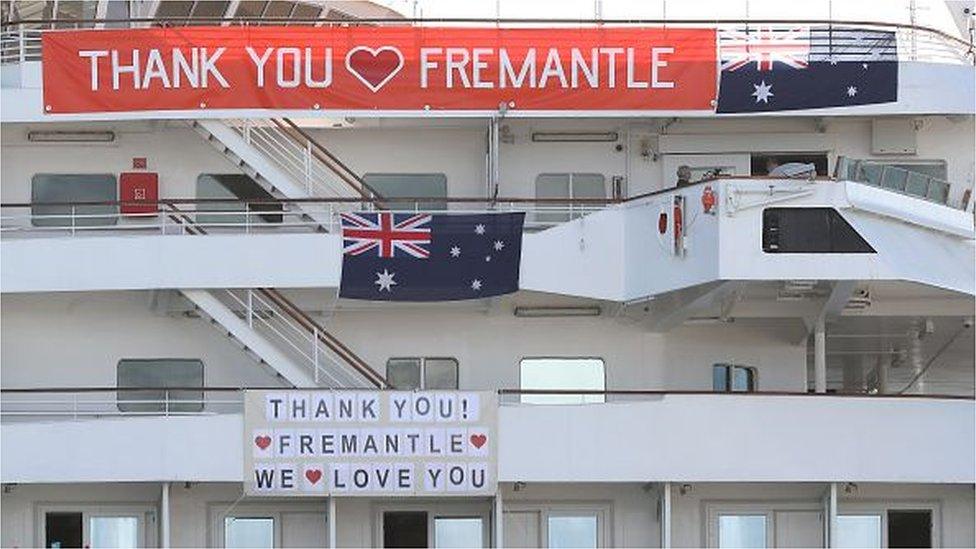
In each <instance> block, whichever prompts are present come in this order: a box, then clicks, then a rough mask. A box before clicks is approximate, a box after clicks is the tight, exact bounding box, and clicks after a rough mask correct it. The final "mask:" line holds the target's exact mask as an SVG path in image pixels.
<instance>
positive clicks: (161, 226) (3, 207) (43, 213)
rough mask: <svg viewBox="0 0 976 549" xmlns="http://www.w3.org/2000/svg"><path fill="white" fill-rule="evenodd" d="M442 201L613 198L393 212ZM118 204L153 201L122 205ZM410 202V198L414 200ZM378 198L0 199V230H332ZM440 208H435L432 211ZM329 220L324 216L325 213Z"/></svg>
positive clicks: (576, 213)
mask: <svg viewBox="0 0 976 549" xmlns="http://www.w3.org/2000/svg"><path fill="white" fill-rule="evenodd" d="M432 201H435V202H443V203H444V204H445V205H449V206H450V207H451V209H448V210H444V211H445V212H448V213H487V212H525V213H526V214H527V215H526V220H525V228H526V230H528V231H534V230H542V229H546V228H549V227H552V226H554V225H558V224H560V223H564V222H566V221H569V220H571V219H576V218H578V217H581V216H583V215H587V214H589V213H592V212H595V211H598V210H601V209H603V208H606V207H607V206H608V205H611V204H616V203H619V202H620V201H619V200H614V199H523V198H499V199H496V200H494V201H492V200H487V199H484V198H446V199H431V198H396V199H395V200H387V201H386V202H387V203H388V204H389V205H391V206H395V208H396V209H394V210H389V211H394V212H404V213H416V212H421V211H431V210H430V209H429V205H430V203H431V202H432ZM124 206H139V207H142V208H145V207H147V206H148V207H149V208H155V211H151V212H149V213H122V212H121V209H122V207H124ZM410 206H413V207H412V208H411V207H410ZM375 207H376V202H375V201H374V200H372V199H370V200H367V201H364V200H363V199H359V198H312V199H294V200H276V199H267V200H236V199H167V200H160V201H155V202H154V201H141V202H128V201H86V202H44V203H41V202H34V203H7V204H0V235H2V236H3V237H4V238H10V237H17V236H22V237H30V236H34V237H38V236H97V235H115V236H117V235H120V234H131V235H143V234H161V235H178V234H188V232H187V231H188V227H189V224H188V223H192V225H193V226H195V227H199V228H203V229H205V230H206V232H207V234H214V233H216V234H226V233H230V234H234V233H236V234H241V233H243V234H261V233H265V234H268V233H272V234H281V233H307V232H317V231H322V230H325V231H328V232H338V231H339V229H340V220H339V214H341V213H342V212H349V211H363V210H367V211H369V210H373V209H375ZM437 211H441V210H434V211H433V213H436V212H437ZM324 220H327V221H324Z"/></svg>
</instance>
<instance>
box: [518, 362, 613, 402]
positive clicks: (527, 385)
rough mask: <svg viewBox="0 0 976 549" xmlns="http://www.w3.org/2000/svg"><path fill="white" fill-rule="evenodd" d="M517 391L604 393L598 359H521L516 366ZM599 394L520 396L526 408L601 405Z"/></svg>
mask: <svg viewBox="0 0 976 549" xmlns="http://www.w3.org/2000/svg"><path fill="white" fill-rule="evenodd" d="M519 387H520V388H521V389H531V390H554V391H565V390H587V391H589V390H592V391H605V390H606V377H605V373H604V365H603V359H602V358H525V359H522V362H521V363H520V364H519ZM604 400H605V398H604V395H602V394H575V395H574V394H538V395H532V394H527V395H522V402H524V403H530V404H583V403H591V402H604Z"/></svg>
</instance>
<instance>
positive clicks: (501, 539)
mask: <svg viewBox="0 0 976 549" xmlns="http://www.w3.org/2000/svg"><path fill="white" fill-rule="evenodd" d="M497 490H498V491H497V492H495V507H494V509H492V513H493V516H492V521H493V522H494V527H495V545H494V546H495V547H499V548H501V547H505V509H504V507H503V503H502V489H501V486H499V487H498V488H497Z"/></svg>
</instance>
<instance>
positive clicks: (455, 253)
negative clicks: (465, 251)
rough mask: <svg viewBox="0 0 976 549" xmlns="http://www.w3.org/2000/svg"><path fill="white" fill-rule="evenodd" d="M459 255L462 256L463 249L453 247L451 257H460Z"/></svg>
mask: <svg viewBox="0 0 976 549" xmlns="http://www.w3.org/2000/svg"><path fill="white" fill-rule="evenodd" d="M459 255H461V247H460V246H454V247H452V248H451V257H458V256H459Z"/></svg>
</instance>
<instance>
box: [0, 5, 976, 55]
mask: <svg viewBox="0 0 976 549" xmlns="http://www.w3.org/2000/svg"><path fill="white" fill-rule="evenodd" d="M252 22H253V23H259V24H261V25H267V24H274V23H281V24H316V25H323V26H329V25H337V26H344V27H348V26H356V25H376V24H384V23H386V24H396V25H404V24H411V25H424V24H457V25H465V26H471V25H478V24H482V25H485V26H487V25H491V26H492V27H495V28H497V27H498V25H511V26H512V27H513V28H518V26H520V25H539V24H549V25H574V26H577V27H587V26H599V27H604V28H605V27H607V26H614V25H617V26H634V25H665V26H669V27H679V28H680V27H682V26H694V27H701V26H709V25H710V26H716V27H717V26H724V25H744V26H746V27H747V30H751V28H750V27H753V26H761V25H824V26H827V27H829V28H831V29H833V28H834V27H837V28H843V27H845V26H859V27H871V28H881V29H893V30H895V31H896V32H897V33H898V34H899V35H900V36H899V37H900V38H902V37H904V39H906V40H907V44H908V46H909V51H908V59H910V60H913V61H915V60H919V56H920V55H923V56H927V57H928V58H931V60H933V61H935V62H945V61H947V60H954V61H966V62H969V63H976V55H974V52H976V46H974V44H973V43H972V42H971V41H966V40H964V39H962V38H959V37H957V36H953V35H952V34H950V33H948V32H946V31H942V30H939V29H936V28H933V27H928V26H924V25H917V24H912V23H894V22H877V21H858V20H829V19H806V20H804V19H670V20H669V19H603V20H599V19H565V18H559V19H539V18H535V19H512V18H499V19H488V18H434V19H386V18H365V19H356V20H354V21H350V20H347V19H341V20H340V19H328V18H323V19H315V18H296V19H290V18H278V17H248V16H244V17H230V18H228V17H161V18H126V19H115V18H113V19H37V20H16V21H6V22H2V24H0V29H2V30H0V36H3V37H5V41H6V42H7V46H8V47H7V48H6V49H3V51H0V61H2V62H5V63H9V62H24V61H34V60H39V59H40V58H41V52H40V45H39V43H40V37H39V36H32V37H26V36H24V33H38V34H39V33H40V32H46V31H54V32H56V31H59V30H70V29H64V28H60V29H59V28H44V29H42V28H38V27H42V26H48V27H54V26H55V25H72V26H74V27H76V28H77V27H81V26H89V28H91V27H95V26H98V25H105V24H119V23H129V24H152V25H153V26H160V27H172V26H185V25H188V24H190V23H213V24H214V25H222V27H221V28H226V25H228V24H234V25H241V26H249V25H250V24H251V23H252ZM830 40H831V43H832V44H837V45H838V46H842V47H843V49H844V50H845V53H848V54H849V53H855V54H857V53H859V52H857V51H850V46H852V45H856V44H845V43H844V40H845V38H844V37H843V36H840V37H832V38H830ZM12 44H13V45H15V46H13V47H11V45H12ZM920 45H921V46H923V49H924V50H925V51H922V52H920V51H919V46H920ZM926 45H927V46H928V47H925V46H926ZM28 49H29V50H30V53H28V51H27V50H28ZM940 50H941V51H940Z"/></svg>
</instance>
